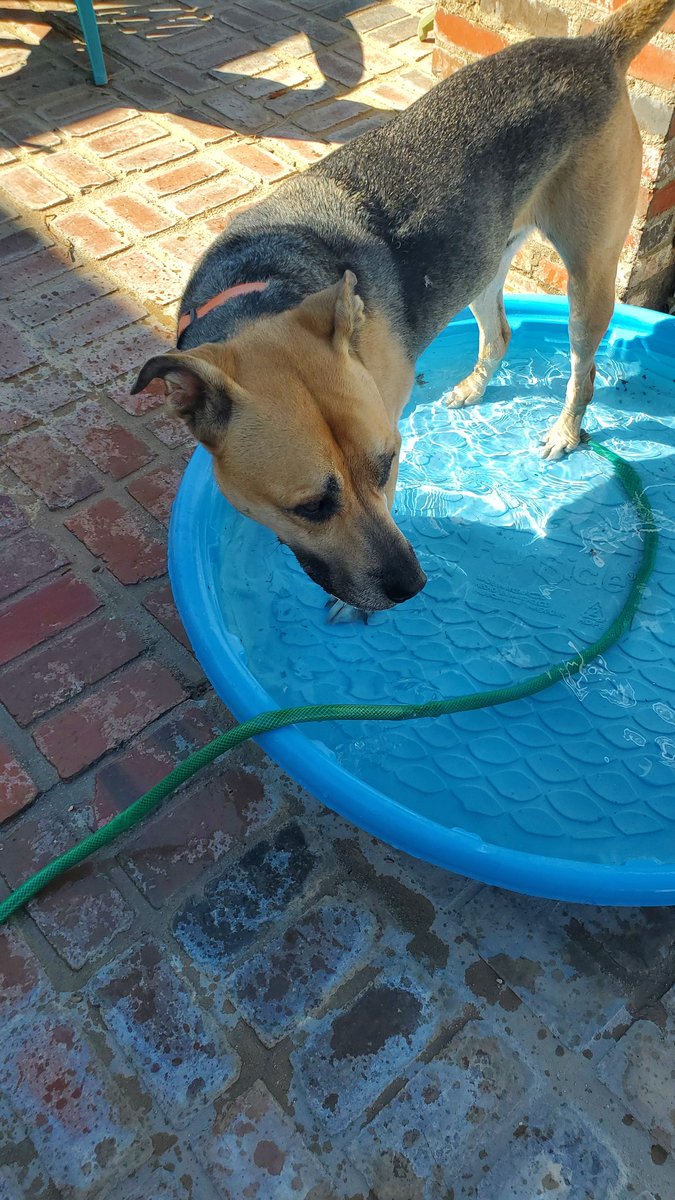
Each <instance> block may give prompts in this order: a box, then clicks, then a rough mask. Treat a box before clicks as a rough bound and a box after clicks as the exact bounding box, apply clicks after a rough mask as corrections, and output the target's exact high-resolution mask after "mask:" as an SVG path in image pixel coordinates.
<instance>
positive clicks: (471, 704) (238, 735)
mask: <svg viewBox="0 0 675 1200" xmlns="http://www.w3.org/2000/svg"><path fill="white" fill-rule="evenodd" d="M587 444H588V445H589V446H590V448H591V449H592V450H593V451H594V452H595V453H596V454H599V455H600V456H601V457H602V458H606V459H607V460H608V461H609V462H610V463H611V464H612V466H613V468H614V472H615V475H616V477H617V479H618V480H619V483H620V484H621V486H622V488H623V490H624V492H625V494H626V496H627V497H628V499H629V501H630V502H631V503H632V504H633V505H634V506H635V509H636V511H637V514H638V517H639V521H640V527H641V533H642V536H643V549H642V561H641V563H640V566H639V568H638V570H637V572H636V575H635V578H634V579H633V582H632V585H631V589H630V592H629V595H628V598H627V600H626V603H625V604H624V606H623V608H622V610H621V612H620V613H619V615H618V616H617V617H616V618H615V620H614V621H612V623H611V625H610V626H609V627H608V629H606V630H605V632H604V633H603V634H602V636H601V637H599V638H598V640H597V641H595V642H593V644H592V645H590V646H588V647H587V648H586V649H585V650H582V651H580V652H579V653H578V654H575V655H574V656H573V657H572V658H568V659H567V660H566V661H564V662H560V663H556V664H555V665H554V666H552V667H549V668H548V670H547V671H544V672H543V673H542V674H540V675H535V676H533V677H532V678H531V679H526V680H524V681H523V682H522V683H514V684H511V685H509V686H508V687H500V688H493V689H492V690H491V691H487V692H476V693H473V694H471V695H468V696H455V697H452V698H451V699H448V700H431V701H429V702H427V703H425V704H317V705H308V706H303V707H300V708H282V709H274V710H273V711H272V712H265V713H261V714H260V715H259V716H257V717H251V718H250V720H248V721H244V722H243V723H242V724H241V725H237V726H235V728H234V729H230V730H228V732H227V733H222V734H220V736H219V737H217V738H215V740H214V741H212V742H210V743H209V745H208V746H204V747H203V748H202V749H201V750H197V751H196V752H195V753H194V754H191V755H190V756H189V758H186V760H185V762H183V763H181V764H180V766H178V767H176V768H175V770H173V771H171V772H170V774H169V775H167V776H166V778H165V779H162V780H161V781H160V782H159V783H157V784H155V786H154V787H153V788H151V789H150V791H149V792H146V793H145V795H144V796H141V797H140V799H139V800H136V802H135V803H134V804H131V805H130V806H129V808H127V809H125V810H124V812H121V813H119V815H118V816H116V817H114V818H113V819H112V821H110V822H109V823H108V824H107V825H104V826H103V828H101V829H98V830H97V831H96V833H92V834H91V836H90V837H87V838H85V839H84V841H82V842H80V843H79V844H78V845H77V846H73V847H72V849H70V850H67V851H66V853H65V854H61V855H60V856H59V857H58V858H55V859H54V860H53V861H52V862H50V863H48V864H47V866H46V867H43V868H42V870H41V871H38V872H37V873H36V874H35V875H33V876H32V877H31V878H30V879H27V880H26V881H25V883H22V884H21V886H20V887H18V888H17V889H16V891H14V892H12V893H10V895H9V896H8V897H7V899H6V900H3V901H2V903H0V925H2V924H3V923H4V922H5V921H7V920H8V919H9V917H11V916H12V914H13V913H15V912H18V910H19V909H21V908H23V907H24V906H25V905H26V904H28V903H29V902H30V901H31V900H33V899H34V898H35V897H36V896H38V895H39V894H40V892H42V891H43V890H44V889H45V888H46V887H49V885H50V884H52V883H54V881H55V880H56V879H58V878H59V877H60V876H61V875H63V874H65V872H66V871H69V870H70V869H71V868H72V867H74V866H76V865H77V864H78V863H80V862H82V860H83V859H85V858H88V857H89V855H90V854H93V853H94V852H95V851H96V850H100V849H101V847H103V846H108V845H109V844H110V843H111V842H113V841H115V839H116V838H118V837H120V835H121V834H123V833H126V832H127V830H129V829H132V828H133V827H134V825H138V824H139V822H140V821H143V820H145V818H146V817H148V816H149V815H150V814H151V813H153V812H155V810H156V809H158V808H159V806H160V805H161V804H162V803H163V802H164V800H166V798H167V796H170V795H171V794H172V793H173V792H175V791H176V789H177V788H179V787H180V786H181V785H182V784H183V783H185V782H186V780H188V779H190V778H191V777H192V776H193V775H196V774H197V772H198V771H201V770H202V769H203V767H206V766H208V764H209V763H212V762H213V761H214V759H216V758H220V756H221V755H222V754H226V753H227V751H228V750H233V749H234V747H235V746H240V745H241V743H242V742H246V741H248V740H249V738H254V737H260V736H261V735H262V734H264V733H271V732H272V731H273V730H275V729H283V728H285V727H286V726H288V725H301V724H305V723H307V722H316V721H364V720H369V721H414V720H419V719H420V718H421V717H442V716H445V715H447V714H448V713H457V712H466V711H468V710H469V709H474V708H489V707H493V706H494V705H497V704H508V703H509V702H510V701H511V700H520V699H521V698H522V697H523V696H532V695H534V694H535V692H541V691H543V690H544V689H545V688H548V687H551V685H552V684H554V683H558V682H559V681H560V680H561V679H567V678H568V677H569V676H570V675H575V674H577V673H578V672H579V671H581V670H582V669H583V667H584V666H586V665H587V664H588V663H590V662H592V660H593V659H594V658H597V657H598V656H599V655H601V654H604V653H605V651H606V650H608V649H609V647H610V646H613V645H614V643H615V642H617V641H618V640H619V638H621V637H622V636H623V634H624V633H626V632H627V630H628V629H629V628H630V625H631V622H632V620H633V617H634V616H635V613H636V612H637V609H638V607H639V604H640V600H641V598H642V595H643V592H644V590H645V587H646V585H647V581H648V579H649V577H650V575H651V573H652V571H653V569H654V562H655V558H656V549H657V545H658V534H657V532H656V527H655V524H654V516H653V513H652V508H651V505H650V503H649V501H648V499H647V497H646V496H645V493H644V489H643V487H642V482H641V480H640V476H639V475H638V473H637V471H635V470H634V468H633V467H632V466H631V465H630V463H627V462H626V461H625V459H623V458H620V457H619V455H618V454H615V453H614V452H613V451H612V450H608V449H607V448H606V447H605V446H601V445H599V444H598V443H597V442H593V441H588V442H587Z"/></svg>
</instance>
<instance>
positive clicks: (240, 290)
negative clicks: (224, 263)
mask: <svg viewBox="0 0 675 1200" xmlns="http://www.w3.org/2000/svg"><path fill="white" fill-rule="evenodd" d="M266 287H267V281H265V282H264V283H237V284H236V285H235V286H234V287H231V288H226V289H225V291H224V292H218V295H217V296H214V297H213V299H211V300H207V301H206V304H201V305H200V306H199V308H191V309H190V311H189V312H186V313H182V314H181V316H180V317H179V318H178V336H179V337H180V335H181V333H183V331H184V330H185V329H187V327H188V325H191V324H192V322H193V321H198V320H199V318H200V317H205V316H206V314H207V313H209V312H211V309H212V308H220V305H221V304H226V303H227V301H228V300H234V298H235V296H245V295H246V293H247V292H264V291H265V288H266Z"/></svg>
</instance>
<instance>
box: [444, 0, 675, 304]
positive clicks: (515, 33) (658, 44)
mask: <svg viewBox="0 0 675 1200" xmlns="http://www.w3.org/2000/svg"><path fill="white" fill-rule="evenodd" d="M622 3H623V0H440V2H439V4H438V9H437V13H436V21H435V39H436V47H435V50H434V57H433V68H434V73H435V74H436V75H437V76H438V77H439V78H442V77H444V76H446V75H451V74H452V73H453V72H454V71H457V70H458V69H459V68H460V67H462V66H464V65H465V63H468V62H472V61H473V60H474V59H476V58H478V57H480V56H482V55H487V54H494V53H495V52H496V51H497V50H501V49H503V48H504V47H505V46H508V45H510V44H512V43H513V42H517V41H520V40H521V39H523V38H526V37H531V36H537V35H546V36H550V37H560V36H566V35H571V36H577V35H578V34H580V33H587V32H589V31H590V29H591V28H592V26H593V24H594V23H596V22H598V21H599V20H601V19H602V18H603V16H604V15H605V14H606V13H607V12H608V11H609V10H611V9H613V8H619V7H621V4H622ZM674 85H675V16H673V17H671V18H670V20H669V21H668V23H667V24H666V26H665V28H664V30H663V32H661V33H660V34H658V35H657V37H656V38H655V39H654V40H653V41H652V42H651V43H650V44H649V45H648V46H647V47H646V48H645V49H644V50H643V51H642V52H641V54H639V55H638V57H637V58H636V59H635V61H634V62H633V63H632V65H631V68H630V73H629V87H630V92H631V99H632V102H633V107H634V110H635V114H636V116H637V119H638V122H639V124H640V128H641V131H642V138H643V142H644V157H643V165H642V187H641V189H640V197H639V201H638V208H637V212H636V215H635V219H634V221H633V225H632V227H631V230H630V233H629V235H628V238H627V240H626V245H625V247H624V251H623V254H622V257H621V262H620V264H619V273H618V278H617V295H618V297H619V298H620V299H621V300H626V301H627V302H628V303H631V304H642V305H646V306H647V307H651V308H660V309H663V308H666V307H668V305H669V303H672V297H673V293H674V292H675V251H674V249H673V242H674V235H675V90H674ZM566 279H567V275H566V272H565V269H564V267H563V265H562V262H561V261H560V259H559V257H558V255H557V254H556V252H555V250H554V249H553V247H552V246H551V245H550V244H549V243H548V242H547V241H546V240H545V239H543V238H541V237H539V235H534V236H533V238H532V239H531V240H530V241H529V242H528V243H527V244H526V245H525V246H524V247H523V249H522V250H521V251H520V252H519V254H518V255H517V256H516V258H515V260H514V264H513V269H512V271H511V275H510V277H509V280H508V285H509V286H511V288H512V289H514V290H519V291H536V290H538V289H539V288H543V289H544V290H545V291H547V292H562V291H564V290H565V286H566Z"/></svg>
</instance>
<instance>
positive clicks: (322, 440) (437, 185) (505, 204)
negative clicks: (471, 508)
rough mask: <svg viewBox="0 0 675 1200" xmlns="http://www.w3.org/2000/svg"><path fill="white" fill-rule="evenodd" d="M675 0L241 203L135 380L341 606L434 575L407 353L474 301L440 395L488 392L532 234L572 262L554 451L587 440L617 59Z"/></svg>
mask: <svg viewBox="0 0 675 1200" xmlns="http://www.w3.org/2000/svg"><path fill="white" fill-rule="evenodd" d="M674 7H675V0H631V2H630V3H628V4H626V5H625V6H624V7H623V8H621V9H620V10H619V11H618V12H615V13H614V14H613V15H612V16H610V17H609V19H608V20H606V21H605V22H604V23H603V24H602V25H600V26H599V27H598V28H597V30H595V31H594V32H593V33H592V34H590V35H589V36H587V37H581V38H574V39H570V38H551V39H547V38H543V39H542V38H536V39H533V40H532V41H526V42H522V43H520V44H518V45H515V46H512V47H510V48H508V49H506V50H503V51H501V52H500V53H498V54H495V55H493V56H491V57H489V58H486V59H483V60H482V61H480V62H476V63H474V64H472V65H470V66H467V67H465V68H463V69H462V70H460V71H458V72H457V73H456V74H455V75H453V76H451V77H450V78H448V79H446V80H444V81H443V82H441V83H439V84H438V85H437V86H436V87H434V88H433V89H432V90H431V91H430V92H428V93H427V94H426V95H425V96H423V97H421V98H420V99H419V100H417V101H416V102H415V103H414V104H412V105H411V107H410V108H408V109H407V110H406V111H404V112H403V113H401V114H400V115H399V116H398V117H396V118H394V119H393V120H392V121H391V122H390V123H388V124H387V125H385V126H384V127H383V128H381V129H378V130H375V131H371V132H369V133H366V134H364V135H363V136H362V137H360V138H357V139H355V140H354V141H352V142H351V143H349V144H347V145H345V146H343V147H341V148H340V149H338V150H336V151H335V152H333V153H332V154H330V155H328V156H327V157H326V158H324V159H323V160H322V161H320V162H319V163H317V164H316V165H314V166H312V167H311V168H309V169H308V170H307V171H305V172H304V173H303V174H302V175H300V176H298V177H296V178H294V179H292V180H290V181H288V182H287V183H285V184H283V185H281V186H280V187H279V188H278V189H277V190H276V191H275V192H274V193H273V194H272V195H271V196H269V197H267V198H266V199H264V200H262V201H261V202H259V203H258V204H256V205H253V206H251V207H250V208H249V209H248V210H247V211H245V212H244V213H242V214H240V215H239V216H238V217H236V218H235V219H234V220H233V221H232V222H231V224H230V225H229V227H228V228H227V229H226V231H225V232H224V233H223V234H222V235H221V236H220V237H219V238H218V240H217V241H216V242H215V244H214V245H213V246H212V247H211V248H210V249H209V250H207V252H206V253H205V255H204V257H203V258H202V259H201V261H200V263H199V264H198V266H197V267H196V269H195V271H194V273H193V274H192V277H191V278H190V280H189V282H188V284H187V287H186V290H185V293H184V296H183V300H182V306H181V313H182V315H181V317H180V320H179V324H178V349H177V350H176V351H174V352H171V353H168V354H163V355H159V356H156V357H154V358H151V359H150V360H149V361H148V362H147V363H146V364H145V366H144V367H143V368H142V370H141V372H140V374H139V376H138V380H137V382H136V385H135V388H134V391H135V392H137V391H141V390H142V389H144V388H145V387H147V386H148V385H149V384H150V383H151V381H152V380H155V379H161V380H163V381H164V387H165V392H166V397H167V404H168V407H169V409H170V410H171V411H172V412H173V413H175V414H176V415H177V416H178V417H180V418H182V420H183V421H185V422H186V424H187V425H188V427H189V428H190V429H191V431H192V433H193V434H194V436H195V438H196V439H197V440H198V441H199V442H201V443H202V444H203V445H204V446H206V447H207V449H208V450H210V452H211V454H212V455H213V466H214V471H215V476H216V479H217V481H218V484H219V486H220V488H221V489H222V491H223V492H224V494H225V495H226V496H227V498H228V499H229V500H230V501H231V503H232V504H233V505H234V506H235V507H236V508H237V509H239V510H240V511H241V512H242V513H245V514H246V515H247V516H249V517H252V518H253V519H254V520H256V521H259V522H261V523H262V524H263V525H266V526H268V527H269V528H270V529H272V530H273V531H274V532H275V533H276V534H277V536H278V537H279V539H280V540H281V541H282V542H284V543H285V544H287V545H288V546H289V547H290V548H291V550H292V551H293V552H294V554H295V555H296V557H297V559H298V561H299V562H300V564H301V566H302V567H303V568H304V570H305V571H306V572H307V574H308V575H309V576H310V577H311V578H312V579H313V580H315V581H316V582H317V583H318V584H320V585H321V587H323V588H324V589H325V590H326V592H328V593H329V595H330V596H332V597H334V598H336V601H335V604H334V605H333V609H332V616H333V617H340V616H344V615H345V614H351V613H352V611H353V610H357V611H361V612H375V611H380V610H385V609H389V608H392V607H393V606H394V605H396V604H400V603H402V602H404V601H406V600H408V599H410V598H411V597H413V596H415V595H416V594H417V593H418V592H419V591H420V590H421V589H422V588H423V587H424V585H425V583H426V577H425V575H424V572H423V571H422V568H421V566H420V564H419V562H418V560H417V557H416V555H415V551H414V549H413V547H412V546H411V545H410V543H409V542H408V541H407V539H406V538H405V537H404V536H403V534H402V533H401V531H400V530H399V529H398V527H397V525H396V524H395V522H394V520H393V517H392V515H391V514H392V508H393V502H394V492H395V489H396V480H397V474H398V455H399V448H400V444H401V438H400V434H399V432H398V422H399V418H400V416H401V413H402V411H403V409H404V407H405V405H406V403H407V401H408V398H409V396H410V393H411V390H412V386H413V383H414V375H415V361H416V359H417V357H418V355H419V354H420V353H421V351H422V350H423V349H424V348H425V347H426V346H427V345H428V344H429V343H430V342H431V341H432V340H433V339H434V338H435V337H436V335H437V334H438V333H439V332H440V331H441V330H442V329H444V328H445V326H446V325H447V323H448V322H449V321H450V320H451V319H452V317H453V316H455V315H456V314H457V313H458V312H459V311H460V310H462V309H464V308H465V307H466V306H467V305H470V306H471V309H472V311H473V313H474V316H475V318H476V321H477V322H478V327H479V334H480V340H479V354H478V361H477V363H476V366H475V368H474V370H473V371H472V372H471V374H470V375H469V376H468V377H467V378H466V379H464V380H463V381H462V382H461V383H459V384H458V385H457V386H456V387H455V389H454V391H453V392H452V393H451V395H450V397H449V403H450V404H451V405H454V406H457V407H464V406H466V405H470V404H476V403H477V402H478V401H479V400H480V399H481V397H482V396H483V394H484V392H485V389H486V387H487V385H488V383H489V381H490V379H491V378H492V376H493V375H494V373H495V371H496V370H497V367H498V366H499V364H500V363H501V361H502V359H503V357H504V355H505V353H506V350H507V347H508V344H509V339H510V329H509V325H508V322H507V319H506V315H505V311H504V300H503V285H504V281H505V278H506V274H507V271H508V269H509V265H510V263H511V260H512V258H513V256H514V254H515V253H516V251H517V249H518V247H519V246H520V245H521V243H522V242H523V241H524V240H525V238H526V237H527V236H528V234H529V233H530V231H531V230H532V229H533V228H537V229H539V230H540V231H541V232H542V233H543V234H544V235H545V236H546V237H548V238H549V239H550V240H551V242H552V243H553V245H554V246H555V247H556V249H557V250H558V252H559V254H560V256H561V258H562V260H563V262H564V264H565V266H566V268H567V271H568V274H569V301H570V327H569V332H570V344H571V375H570V379H569V383H568V385H567V393H566V399H565V404H564V408H563V410H562V413H561V415H560V416H559V418H558V420H557V421H556V422H555V424H554V425H553V426H552V428H551V429H550V430H549V431H548V434H547V436H546V440H545V443H544V449H543V453H544V456H545V457H546V458H550V459H553V458H558V457H560V456H562V455H564V454H567V453H569V452H570V451H571V450H573V449H574V448H575V447H576V446H577V445H578V443H579V440H580V436H581V423H582V419H583V415H584V412H585V410H586V407H587V405H588V403H589V401H590V400H591V397H592V393H593V382H594V376H595V365H594V358H595V353H596V351H597V348H598V345H599V343H600V340H601V338H602V337H603V335H604V333H605V331H606V330H607V327H608V325H609V322H610V320H611V317H612V312H613V308H614V285H615V279H616V268H617V262H618V258H619V254H620V251H621V248H622V246H623V243H624V240H625V238H626V235H627V233H628V229H629V226H630V223H631V219H632V216H633V213H634V211H635V205H636V200H637V194H638V188H639V183H640V165H641V139H640V134H639V130H638V126H637V122H636V120H635V118H634V116H633V112H632V109H631V106H630V103H629V99H628V91H627V88H626V82H625V71H626V69H627V67H628V65H629V63H630V62H631V60H632V59H633V58H634V57H635V55H636V54H637V53H638V51H639V50H640V49H641V47H643V46H644V45H645V44H646V43H647V41H648V40H649V38H650V37H651V36H652V35H653V34H654V33H655V32H656V31H657V30H658V29H659V28H660V26H661V25H662V24H663V23H664V21H665V20H666V18H667V17H668V15H669V13H670V12H671V11H672V10H673V8H674ZM347 606H350V607H347Z"/></svg>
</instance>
